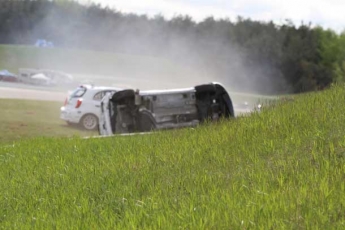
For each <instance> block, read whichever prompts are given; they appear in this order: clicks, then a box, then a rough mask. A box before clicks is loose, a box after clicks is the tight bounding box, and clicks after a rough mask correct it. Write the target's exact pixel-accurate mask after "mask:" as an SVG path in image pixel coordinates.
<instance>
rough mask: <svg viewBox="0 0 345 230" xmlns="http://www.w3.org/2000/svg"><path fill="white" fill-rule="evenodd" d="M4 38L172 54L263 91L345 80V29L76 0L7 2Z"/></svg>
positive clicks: (0, 29)
mask: <svg viewBox="0 0 345 230" xmlns="http://www.w3.org/2000/svg"><path fill="white" fill-rule="evenodd" d="M0 22H1V23H0V43H2V44H33V43H34V42H35V41H36V39H38V38H42V39H47V40H49V41H53V42H54V43H55V45H56V46H59V47H65V48H80V49H92V50H98V51H107V52H109V51H111V52H122V53H130V54H139V55H151V56H157V57H164V58H169V59H171V60H173V61H175V62H179V63H180V64H184V65H188V66H190V67H192V68H195V69H197V70H198V71H200V72H202V73H203V74H207V75H210V76H214V77H215V78H216V79H222V81H226V83H228V84H236V85H238V86H239V87H242V89H243V90H253V89H256V90H257V91H260V92H261V93H288V92H294V93H298V92H306V91H312V90H318V89H323V88H325V87H328V86H329V85H330V84H331V83H333V82H342V81H344V80H345V34H337V33H335V32H334V31H332V30H325V29H323V28H321V27H312V26H311V25H301V26H296V25H294V24H293V23H291V22H289V21H286V23H285V24H284V25H280V26H278V25H276V24H274V23H273V22H259V21H253V20H250V19H243V18H240V17H239V18H238V19H237V20H236V21H235V22H234V21H231V20H228V19H221V20H215V19H214V18H212V17H209V18H206V19H205V20H203V21H201V22H199V23H196V22H195V21H193V20H192V18H190V17H189V16H177V17H174V18H172V19H171V20H167V19H165V18H164V17H162V16H160V15H157V16H156V17H154V18H148V17H147V16H145V15H135V14H123V13H121V12H118V11H115V10H112V9H108V8H102V7H100V6H99V5H88V6H85V5H81V4H79V3H76V2H74V1H48V0H36V1H35V0H22V1H7V0H3V1H0Z"/></svg>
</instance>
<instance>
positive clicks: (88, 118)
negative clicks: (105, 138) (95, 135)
mask: <svg viewBox="0 0 345 230" xmlns="http://www.w3.org/2000/svg"><path fill="white" fill-rule="evenodd" d="M80 124H81V126H82V127H83V128H84V129H86V130H95V129H96V128H97V126H98V118H97V117H96V116H95V115H93V114H86V115H84V116H83V118H82V119H81V122H80Z"/></svg>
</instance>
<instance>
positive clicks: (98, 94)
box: [93, 91, 104, 101]
mask: <svg viewBox="0 0 345 230" xmlns="http://www.w3.org/2000/svg"><path fill="white" fill-rule="evenodd" d="M103 96H104V91H101V92H98V93H96V94H95V96H93V99H94V100H96V101H100V100H102V98H103Z"/></svg>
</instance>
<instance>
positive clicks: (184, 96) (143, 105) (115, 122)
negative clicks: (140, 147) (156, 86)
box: [99, 83, 235, 136]
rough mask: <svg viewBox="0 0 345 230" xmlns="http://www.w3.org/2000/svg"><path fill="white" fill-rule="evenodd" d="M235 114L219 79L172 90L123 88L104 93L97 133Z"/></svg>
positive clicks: (146, 129)
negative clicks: (216, 81)
mask: <svg viewBox="0 0 345 230" xmlns="http://www.w3.org/2000/svg"><path fill="white" fill-rule="evenodd" d="M234 116H235V114H234V108H233V104H232V101H231V98H230V96H229V94H228V93H227V91H226V90H225V88H224V87H223V86H222V85H221V84H219V83H210V84H205V85H198V86H195V87H193V88H186V89H173V90H151V91H139V90H132V89H126V90H121V91H118V92H116V93H113V94H110V93H108V94H107V95H105V96H104V97H103V99H102V102H101V115H100V119H99V134H100V135H103V136H108V135H113V134H123V133H135V132H149V131H153V130H161V129H172V128H182V127H193V126H196V125H198V124H200V123H203V122H205V121H216V120H219V119H220V118H222V117H224V118H230V117H234Z"/></svg>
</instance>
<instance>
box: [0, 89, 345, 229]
mask: <svg viewBox="0 0 345 230" xmlns="http://www.w3.org/2000/svg"><path fill="white" fill-rule="evenodd" d="M344 99H345V89H343V87H342V86H337V87H334V88H333V89H331V90H327V91H324V92H322V93H315V94H307V95H303V96H299V97H295V98H294V100H293V101H282V102H280V103H278V104H276V105H275V106H272V107H270V108H267V109H264V110H263V111H261V112H260V113H253V114H252V115H251V116H246V117H240V118H237V119H235V120H230V121H222V122H220V123H217V124H207V125H204V126H200V127H198V128H195V129H184V130H175V131H169V132H159V133H156V134H153V135H146V136H131V137H114V138H104V139H87V140H84V139H80V138H77V137H76V138H71V139H66V138H37V139H34V140H30V141H25V140H23V141H19V142H16V143H15V144H14V145H13V146H2V147H0V167H1V171H0V226H1V228H2V229H11V228H13V229H28V228H34V229H179V228H182V229H344V227H345V208H344V207H345V196H344V192H345V151H344V148H345V138H344V133H345V132H344V122H345V115H344V114H345V107H344V106H343V103H344Z"/></svg>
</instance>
